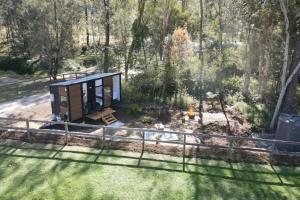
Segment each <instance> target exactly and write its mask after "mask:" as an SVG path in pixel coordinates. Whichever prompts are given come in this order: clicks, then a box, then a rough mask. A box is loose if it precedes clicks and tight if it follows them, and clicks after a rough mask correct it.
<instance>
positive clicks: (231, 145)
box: [227, 137, 233, 160]
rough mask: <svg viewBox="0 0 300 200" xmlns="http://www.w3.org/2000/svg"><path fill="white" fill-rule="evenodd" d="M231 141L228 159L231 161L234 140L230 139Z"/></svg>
mask: <svg viewBox="0 0 300 200" xmlns="http://www.w3.org/2000/svg"><path fill="white" fill-rule="evenodd" d="M228 140H229V147H228V152H227V153H228V158H229V159H230V160H231V158H232V147H233V142H232V138H230V137H229V138H228Z"/></svg>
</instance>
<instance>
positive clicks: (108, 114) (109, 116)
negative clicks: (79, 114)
mask: <svg viewBox="0 0 300 200" xmlns="http://www.w3.org/2000/svg"><path fill="white" fill-rule="evenodd" d="M115 112H116V111H115V110H113V109H112V108H105V109H104V111H102V112H95V113H93V114H89V115H87V116H86V117H87V118H89V119H92V120H94V121H97V120H102V121H103V122H104V123H105V124H106V125H109V124H112V123H114V122H116V121H118V120H117V118H116V117H115V116H114V115H113V114H114V113H115Z"/></svg>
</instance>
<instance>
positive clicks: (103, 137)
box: [102, 126, 106, 149]
mask: <svg viewBox="0 0 300 200" xmlns="http://www.w3.org/2000/svg"><path fill="white" fill-rule="evenodd" d="M105 135H106V126H104V127H103V133H102V148H103V149H104V148H105Z"/></svg>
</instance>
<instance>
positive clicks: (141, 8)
mask: <svg viewBox="0 0 300 200" xmlns="http://www.w3.org/2000/svg"><path fill="white" fill-rule="evenodd" d="M138 9H139V16H138V18H137V21H138V25H137V26H138V27H140V25H141V23H142V18H143V15H144V10H145V0H139V6H138ZM143 39H144V38H143ZM135 46H136V45H135V38H133V39H132V42H131V45H130V48H129V51H128V56H127V61H126V62H125V81H127V80H128V70H129V68H131V67H132V65H133V62H132V56H133V55H132V54H133V50H134V48H135Z"/></svg>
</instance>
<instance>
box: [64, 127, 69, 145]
mask: <svg viewBox="0 0 300 200" xmlns="http://www.w3.org/2000/svg"><path fill="white" fill-rule="evenodd" d="M68 134H69V126H68V122H65V144H68Z"/></svg>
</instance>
